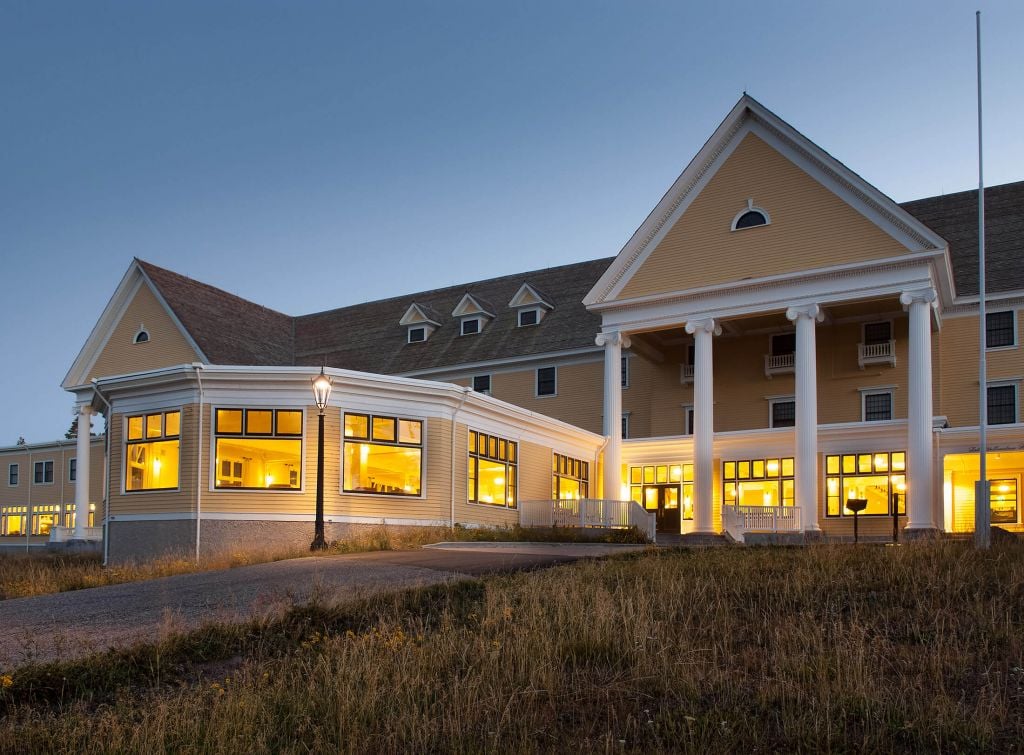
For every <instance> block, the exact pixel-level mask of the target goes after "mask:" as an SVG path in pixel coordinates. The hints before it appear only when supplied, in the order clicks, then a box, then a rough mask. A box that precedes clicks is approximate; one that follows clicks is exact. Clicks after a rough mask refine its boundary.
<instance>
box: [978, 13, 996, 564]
mask: <svg viewBox="0 0 1024 755" xmlns="http://www.w3.org/2000/svg"><path fill="white" fill-rule="evenodd" d="M974 17H975V32H976V36H977V57H978V339H979V340H978V353H979V357H978V484H977V486H976V487H975V489H974V545H975V547H977V548H981V549H986V548H988V547H989V546H990V545H991V540H992V530H991V526H992V525H991V508H990V500H989V483H988V364H987V362H986V354H985V351H986V349H987V347H988V328H987V324H988V323H987V322H986V312H985V293H986V291H985V174H984V171H983V160H982V130H981V11H980V10H979V11H977V12H976V13H975V16H974Z"/></svg>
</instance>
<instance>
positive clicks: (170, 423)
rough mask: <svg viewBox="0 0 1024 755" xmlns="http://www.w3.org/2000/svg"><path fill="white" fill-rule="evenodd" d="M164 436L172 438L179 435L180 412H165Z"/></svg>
mask: <svg viewBox="0 0 1024 755" xmlns="http://www.w3.org/2000/svg"><path fill="white" fill-rule="evenodd" d="M164 435H165V436H169V437H172V438H173V437H174V436H176V435H181V412H167V414H165V415H164Z"/></svg>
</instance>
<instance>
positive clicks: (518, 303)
mask: <svg viewBox="0 0 1024 755" xmlns="http://www.w3.org/2000/svg"><path fill="white" fill-rule="evenodd" d="M508 306H509V308H510V309H517V308H519V307H534V306H536V307H543V308H544V309H554V308H555V307H554V305H553V304H551V303H550V302H549V301H547V300H545V299H544V297H543V296H541V295H540V292H539V291H537V289H535V288H534V287H533V286H531V285H530V284H529V283H524V284H523V285H521V286H520V287H519V290H518V291H516V292H515V294H514V295H513V296H512V298H511V300H509V303H508Z"/></svg>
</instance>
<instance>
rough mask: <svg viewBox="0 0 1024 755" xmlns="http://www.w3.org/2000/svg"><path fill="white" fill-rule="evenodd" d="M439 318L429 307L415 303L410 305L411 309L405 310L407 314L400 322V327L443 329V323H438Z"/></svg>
mask: <svg viewBox="0 0 1024 755" xmlns="http://www.w3.org/2000/svg"><path fill="white" fill-rule="evenodd" d="M438 319H439V318H438V317H437V315H436V314H434V312H433V311H432V310H431V309H429V308H428V307H426V306H424V305H421V304H417V303H416V302H413V303H412V304H410V305H409V308H408V309H407V310H405V314H404V315H402V319H401V320H399V321H398V324H399V325H433V326H434V327H437V328H439V327H441V323H440V322H438Z"/></svg>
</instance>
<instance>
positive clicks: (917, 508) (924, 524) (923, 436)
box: [900, 288, 937, 530]
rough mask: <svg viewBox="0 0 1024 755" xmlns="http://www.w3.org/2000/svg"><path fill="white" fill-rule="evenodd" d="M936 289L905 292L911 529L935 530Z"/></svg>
mask: <svg viewBox="0 0 1024 755" xmlns="http://www.w3.org/2000/svg"><path fill="white" fill-rule="evenodd" d="M936 299H937V297H936V294H935V289H932V288H927V289H923V290H920V291H905V292H904V293H903V295H902V296H900V302H901V303H902V304H903V306H904V307H905V308H906V309H908V310H909V312H910V349H909V354H908V358H907V369H908V372H909V375H908V378H907V382H908V385H907V529H908V530H934V529H936V526H935V514H934V511H933V506H932V488H933V473H932V466H933V464H932V306H933V305H934V303H935V301H936Z"/></svg>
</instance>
